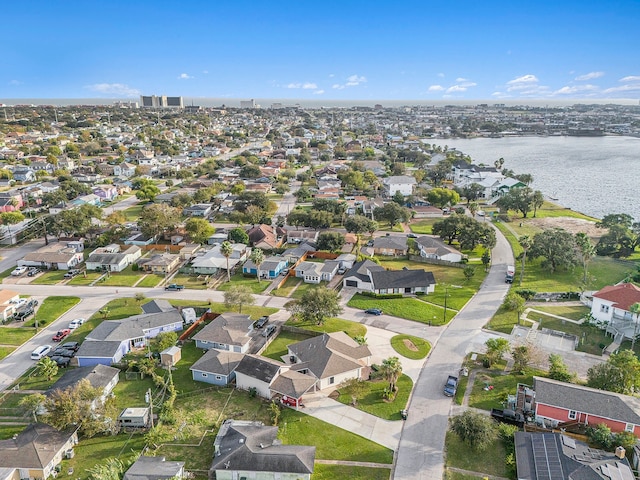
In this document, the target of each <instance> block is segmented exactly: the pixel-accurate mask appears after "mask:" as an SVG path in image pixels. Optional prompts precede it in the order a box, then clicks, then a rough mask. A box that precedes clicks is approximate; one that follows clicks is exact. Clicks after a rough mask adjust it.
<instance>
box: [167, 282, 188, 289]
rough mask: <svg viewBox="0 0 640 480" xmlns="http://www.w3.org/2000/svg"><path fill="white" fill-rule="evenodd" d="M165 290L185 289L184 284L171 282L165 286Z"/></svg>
mask: <svg viewBox="0 0 640 480" xmlns="http://www.w3.org/2000/svg"><path fill="white" fill-rule="evenodd" d="M164 289H165V290H184V285H178V284H177V283H171V284H169V285H167V286H166V287H164Z"/></svg>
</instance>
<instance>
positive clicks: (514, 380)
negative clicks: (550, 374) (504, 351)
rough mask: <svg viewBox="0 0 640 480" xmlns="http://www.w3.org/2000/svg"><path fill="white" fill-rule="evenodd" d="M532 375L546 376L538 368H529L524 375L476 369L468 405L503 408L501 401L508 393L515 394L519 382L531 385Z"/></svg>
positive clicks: (504, 399)
mask: <svg viewBox="0 0 640 480" xmlns="http://www.w3.org/2000/svg"><path fill="white" fill-rule="evenodd" d="M534 375H537V376H546V374H545V373H544V372H541V371H539V370H535V371H534V370H530V371H528V372H527V373H526V374H525V375H516V374H513V373H510V374H506V375H503V374H501V373H500V372H497V371H492V372H484V371H478V372H477V374H476V377H475V381H474V383H473V387H472V389H471V395H470V396H469V406H470V407H473V408H480V409H482V410H491V409H492V408H504V404H503V402H505V401H506V400H507V396H508V395H515V393H516V388H517V386H518V384H519V383H524V384H525V385H533V377H534ZM488 387H493V388H488Z"/></svg>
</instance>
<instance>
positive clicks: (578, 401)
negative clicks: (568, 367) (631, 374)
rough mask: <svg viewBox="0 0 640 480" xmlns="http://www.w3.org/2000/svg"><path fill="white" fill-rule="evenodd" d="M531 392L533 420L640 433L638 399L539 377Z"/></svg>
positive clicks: (639, 403) (639, 405)
mask: <svg viewBox="0 0 640 480" xmlns="http://www.w3.org/2000/svg"><path fill="white" fill-rule="evenodd" d="M526 390H527V393H530V392H531V391H530V390H528V389H526ZM533 392H534V393H533V401H532V402H531V410H532V411H533V413H534V414H535V418H536V420H537V421H543V420H545V419H547V420H551V421H552V422H558V423H565V422H569V423H573V422H576V423H580V424H583V425H593V426H595V425H599V424H601V423H604V424H606V425H607V426H608V427H609V428H610V429H611V431H612V432H614V433H616V432H625V431H626V432H632V433H633V434H635V435H636V436H640V398H637V397H631V396H629V395H623V394H621V393H614V392H607V391H605V390H598V389H595V388H589V387H584V386H581V385H574V384H571V383H565V382H560V381H557V380H551V379H549V378H542V377H534V378H533ZM520 394H521V389H519V391H518V395H520Z"/></svg>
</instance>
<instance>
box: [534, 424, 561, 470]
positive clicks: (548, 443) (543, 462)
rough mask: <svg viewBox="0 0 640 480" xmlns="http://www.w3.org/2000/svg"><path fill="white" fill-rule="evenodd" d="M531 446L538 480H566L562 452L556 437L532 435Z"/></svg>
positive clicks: (551, 435)
mask: <svg viewBox="0 0 640 480" xmlns="http://www.w3.org/2000/svg"><path fill="white" fill-rule="evenodd" d="M531 445H532V447H533V463H534V466H535V469H536V476H537V478H538V480H564V478H565V477H564V473H563V471H562V462H561V461H560V452H559V450H558V444H557V443H556V440H555V437H554V435H553V434H546V433H543V434H541V435H532V436H531Z"/></svg>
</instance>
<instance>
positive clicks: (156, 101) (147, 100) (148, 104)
mask: <svg viewBox="0 0 640 480" xmlns="http://www.w3.org/2000/svg"><path fill="white" fill-rule="evenodd" d="M140 105H142V107H143V108H184V103H183V101H182V97H167V96H166V95H161V96H156V95H149V96H145V95H141V96H140Z"/></svg>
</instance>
